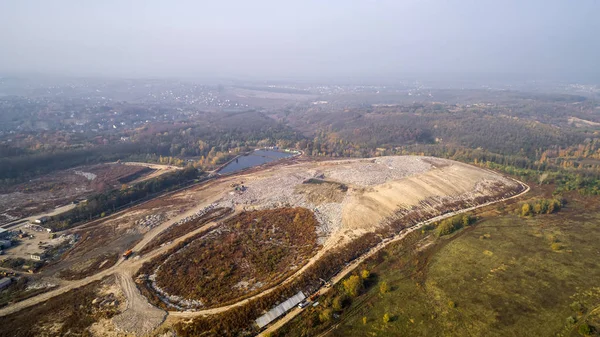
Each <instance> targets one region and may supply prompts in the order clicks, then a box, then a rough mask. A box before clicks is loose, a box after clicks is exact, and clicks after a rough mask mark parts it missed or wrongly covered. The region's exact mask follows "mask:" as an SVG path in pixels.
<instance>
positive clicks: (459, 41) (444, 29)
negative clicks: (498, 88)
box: [0, 0, 600, 78]
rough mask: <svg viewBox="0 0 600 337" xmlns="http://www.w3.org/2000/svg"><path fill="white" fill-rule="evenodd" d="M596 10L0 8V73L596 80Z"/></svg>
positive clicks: (380, 1) (133, 4)
mask: <svg viewBox="0 0 600 337" xmlns="http://www.w3.org/2000/svg"><path fill="white" fill-rule="evenodd" d="M599 15H600V0H577V1H572V0H562V1H556V0H447V1H443V0H362V1H359V0H335V1H334V0H319V1H317V0H273V1H263V0H214V1H203V0H196V1H166V0H163V1H156V0H140V1H127V0H101V1H100V0H89V1H86V0H73V1H66V0H65V1H62V0H52V1H49V0H0V71H2V72H43V73H52V74H68V75H96V74H101V75H106V76H125V77H129V76H141V77H145V76H189V77H195V76H250V77H257V78H260V77H264V78H283V77H288V78H289V77H295V76H301V77H321V76H323V77H335V76H379V75H386V76H395V75H402V74H408V73H410V74H414V73H433V74H435V73H446V74H448V73H449V74H454V73H464V72H466V73H503V72H509V73H532V74H568V73H579V74H583V73H590V72H594V73H599V72H600V16H599Z"/></svg>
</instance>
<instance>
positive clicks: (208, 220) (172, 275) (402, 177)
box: [0, 156, 526, 335]
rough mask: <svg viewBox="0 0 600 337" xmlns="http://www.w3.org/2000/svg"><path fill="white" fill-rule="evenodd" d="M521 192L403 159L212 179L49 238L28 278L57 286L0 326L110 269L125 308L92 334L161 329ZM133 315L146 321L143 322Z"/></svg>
mask: <svg viewBox="0 0 600 337" xmlns="http://www.w3.org/2000/svg"><path fill="white" fill-rule="evenodd" d="M524 191H526V190H525V187H524V185H522V184H521V183H519V182H517V181H515V180H513V179H510V178H506V177H504V176H501V175H499V174H497V173H494V172H491V171H487V170H484V169H480V168H476V167H473V166H470V165H466V164H462V163H457V162H453V161H449V160H444V159H437V158H429V157H412V156H405V157H382V158H376V159H356V160H343V161H321V162H318V161H310V162H308V161H305V162H302V161H300V162H297V163H292V164H289V163H286V164H283V163H282V164H276V165H272V166H270V167H268V168H265V169H256V170H250V171H248V172H246V173H242V174H236V175H230V176H227V177H221V178H217V179H215V180H212V181H209V182H206V183H203V184H199V185H196V186H193V187H190V188H187V189H184V190H182V191H178V192H175V193H171V194H167V195H165V196H162V197H160V198H157V199H154V200H151V201H148V202H146V203H143V204H140V205H137V206H134V207H131V208H129V209H126V210H124V211H121V212H117V213H115V214H113V215H111V216H108V217H107V218H105V219H101V220H96V221H94V222H91V223H89V224H85V225H83V226H81V227H79V228H74V229H72V230H68V231H64V232H60V233H56V235H57V236H58V237H61V235H73V237H74V238H76V239H77V242H76V243H74V246H73V247H72V248H70V249H69V250H68V251H67V253H66V254H64V255H63V256H62V258H61V259H60V260H59V261H57V262H55V263H54V264H52V265H51V266H48V267H45V269H42V272H41V274H40V275H39V277H40V278H41V280H44V279H45V278H47V279H52V280H56V278H55V275H62V277H63V279H62V280H60V281H59V282H58V283H59V284H58V287H57V288H56V289H54V290H50V291H48V292H46V293H43V294H41V295H37V296H34V297H31V298H29V299H26V300H23V301H20V302H17V303H15V304H13V305H10V306H8V307H6V308H3V309H0V321H2V320H3V318H2V317H3V316H5V315H7V314H10V313H15V312H18V311H19V310H20V309H24V308H28V307H30V306H34V307H35V305H36V304H38V303H40V301H43V300H47V299H51V298H55V297H57V296H58V298H60V297H61V296H65V295H64V293H65V292H67V291H69V290H70V289H75V288H76V287H80V286H83V285H86V284H89V283H90V282H93V281H97V280H100V279H102V278H103V277H105V276H109V275H117V282H116V284H118V285H119V286H120V287H121V288H122V291H123V294H124V296H125V298H126V301H127V303H129V304H127V305H126V306H124V307H121V309H119V310H118V311H115V312H114V315H115V318H114V319H113V320H112V321H111V320H104V321H103V323H102V324H103V329H104V330H102V331H107V330H106V329H109V330H110V329H113V330H115V331H122V332H127V333H131V334H138V335H140V334H145V333H148V332H149V331H152V330H153V329H155V328H156V327H158V326H159V325H160V324H162V323H163V320H164V319H165V318H164V317H165V315H166V317H167V321H166V323H165V324H173V323H174V322H177V321H178V318H180V317H187V318H191V317H197V316H198V317H199V316H200V315H214V314H219V313H222V312H224V311H227V310H230V309H232V308H238V307H243V306H244V305H246V304H247V303H249V301H253V300H256V299H261V298H262V297H265V298H267V297H268V296H267V295H269V294H271V293H275V292H276V290H277V289H278V288H279V287H282V286H288V285H291V284H294V281H295V280H296V279H300V278H301V276H302V275H303V274H304V273H305V272H306V271H307V270H310V269H311V268H313V267H314V266H316V265H317V263H318V262H319V261H320V260H321V259H322V258H323V257H324V256H326V255H327V254H328V252H332V251H335V250H337V249H338V248H340V247H343V246H345V245H347V244H349V243H352V242H354V240H355V238H359V237H362V236H363V235H365V234H369V233H371V234H377V235H379V236H382V237H383V236H389V237H390V238H391V237H392V236H394V234H395V233H400V232H399V231H401V230H402V228H406V227H410V226H412V225H413V224H415V223H417V222H419V221H424V220H427V219H429V218H431V217H435V216H440V215H442V214H444V213H447V212H448V213H449V212H454V211H459V210H460V209H463V208H469V207H471V208H473V207H477V206H478V205H482V204H485V203H490V202H494V201H495V200H502V199H504V198H507V197H512V196H516V195H518V194H519V193H522V192H524ZM399 224H400V225H399ZM397 239H398V238H397ZM369 242H370V241H369ZM374 242H378V241H374ZM384 245H385V243H384ZM367 248H368V247H367ZM125 251H128V253H127V254H126V255H125V256H121V255H122V254H123V252H125ZM129 251H130V252H129ZM119 256H121V257H119ZM178 261H179V262H178ZM350 266H351V265H349V266H348V267H346V268H350ZM94 270H97V272H94ZM225 277H226V279H227V282H224V281H223V280H224V279H225ZM200 280H202V282H201V283H198V282H200ZM135 282H138V287H139V289H140V290H141V293H140V290H137V289H135V288H136V287H135ZM144 284H146V285H148V284H150V285H151V286H150V287H146V286H144ZM198 284H203V285H204V286H200V287H199V286H198ZM132 289H135V290H132ZM304 290H306V289H304ZM311 290H314V288H311ZM143 295H145V296H146V297H144V296H143ZM149 301H150V303H153V304H154V305H157V306H159V307H161V308H163V309H160V308H156V307H154V306H152V305H151V304H150V303H148V302H149ZM161 302H162V303H161ZM274 304H276V303H274ZM267 308H268V307H267ZM148 310H150V311H148ZM183 310H187V312H186V311H183ZM145 313H146V314H148V315H149V314H150V313H152V315H153V317H155V318H154V319H152V320H150V321H148V322H146V323H143V322H145V321H144V319H145V318H144V317H145V315H146V314H145ZM123 315H125V316H123ZM119 317H121V318H119ZM123 317H127V319H123ZM256 318H258V315H257V317H254V318H253V319H256ZM111 322H112V323H111ZM149 322H152V323H149ZM107 326H108V327H107Z"/></svg>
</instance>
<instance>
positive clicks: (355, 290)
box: [342, 275, 363, 297]
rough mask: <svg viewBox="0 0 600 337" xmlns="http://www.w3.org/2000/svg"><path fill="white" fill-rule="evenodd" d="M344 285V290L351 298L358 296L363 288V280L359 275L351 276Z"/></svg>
mask: <svg viewBox="0 0 600 337" xmlns="http://www.w3.org/2000/svg"><path fill="white" fill-rule="evenodd" d="M342 284H343V285H344V290H345V291H346V293H347V294H348V295H349V296H350V297H356V296H358V294H359V293H360V291H361V290H362V287H363V283H362V279H361V278H360V277H358V275H352V276H350V277H349V278H347V279H346V280H344V282H342Z"/></svg>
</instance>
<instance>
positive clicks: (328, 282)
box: [319, 277, 331, 288]
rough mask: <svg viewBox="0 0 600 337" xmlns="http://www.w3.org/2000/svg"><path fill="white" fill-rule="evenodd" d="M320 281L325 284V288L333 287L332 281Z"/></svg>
mask: <svg viewBox="0 0 600 337" xmlns="http://www.w3.org/2000/svg"><path fill="white" fill-rule="evenodd" d="M319 280H320V281H321V282H322V283H323V285H324V286H325V288H330V287H331V281H325V280H324V279H322V278H320V277H319Z"/></svg>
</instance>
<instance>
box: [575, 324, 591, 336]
mask: <svg viewBox="0 0 600 337" xmlns="http://www.w3.org/2000/svg"><path fill="white" fill-rule="evenodd" d="M577 331H579V334H580V335H582V336H589V335H591V334H592V332H593V331H594V329H593V327H592V326H591V325H589V324H587V323H583V324H581V325H580V326H579V329H578V330H577Z"/></svg>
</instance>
